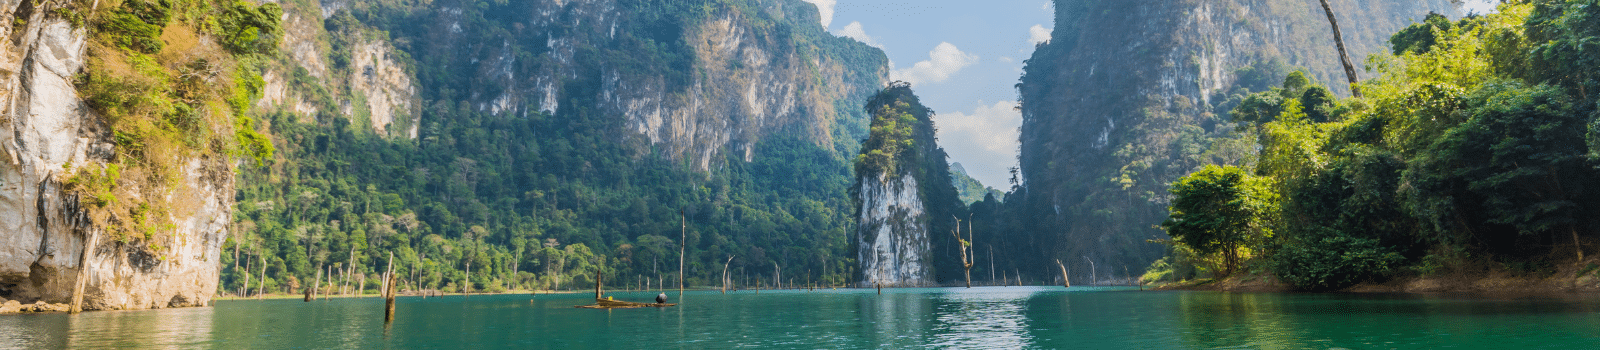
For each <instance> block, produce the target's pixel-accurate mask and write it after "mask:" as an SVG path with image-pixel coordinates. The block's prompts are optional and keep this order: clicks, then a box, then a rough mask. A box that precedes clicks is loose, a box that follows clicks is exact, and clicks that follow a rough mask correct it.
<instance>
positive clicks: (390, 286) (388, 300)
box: [383, 267, 395, 324]
mask: <svg viewBox="0 0 1600 350" xmlns="http://www.w3.org/2000/svg"><path fill="white" fill-rule="evenodd" d="M390 270H393V268H392V267H391V268H390ZM394 282H395V276H394V274H393V273H390V274H389V278H388V281H387V283H385V284H386V285H387V286H386V287H384V291H383V323H384V324H389V323H393V322H394Z"/></svg>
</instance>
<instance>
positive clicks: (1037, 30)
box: [1028, 24, 1050, 44]
mask: <svg viewBox="0 0 1600 350" xmlns="http://www.w3.org/2000/svg"><path fill="white" fill-rule="evenodd" d="M1046 41H1050V30H1049V29H1044V26H1043V25H1038V24H1035V25H1033V27H1029V28H1028V42H1030V43H1034V44H1038V43H1042V42H1046Z"/></svg>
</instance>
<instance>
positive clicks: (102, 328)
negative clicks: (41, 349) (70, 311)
mask: <svg viewBox="0 0 1600 350" xmlns="http://www.w3.org/2000/svg"><path fill="white" fill-rule="evenodd" d="M215 312H216V309H213V308H209V307H198V308H182V309H167V310H154V311H107V312H88V313H81V314H77V315H67V316H66V318H67V329H68V332H67V342H66V346H67V347H70V348H85V349H88V348H95V349H106V348H138V349H177V348H194V347H197V346H201V345H202V344H205V343H206V342H209V341H210V340H211V325H212V321H211V316H212V314H213V313H215ZM105 334H122V335H124V336H120V337H115V338H108V337H105V336H104V335H105Z"/></svg>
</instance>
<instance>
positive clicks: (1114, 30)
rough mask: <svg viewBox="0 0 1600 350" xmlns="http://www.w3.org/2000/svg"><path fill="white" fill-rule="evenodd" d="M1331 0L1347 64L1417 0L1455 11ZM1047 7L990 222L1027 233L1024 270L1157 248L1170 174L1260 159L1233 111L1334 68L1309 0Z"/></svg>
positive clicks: (1138, 263) (1376, 45)
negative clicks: (1005, 179) (1007, 175)
mask: <svg viewBox="0 0 1600 350" xmlns="http://www.w3.org/2000/svg"><path fill="white" fill-rule="evenodd" d="M1329 3H1331V5H1332V6H1331V7H1332V8H1333V9H1334V11H1335V13H1336V14H1337V16H1338V18H1339V22H1340V25H1341V26H1342V28H1343V34H1344V35H1343V37H1344V40H1345V42H1346V44H1347V46H1348V48H1349V50H1350V54H1351V55H1352V56H1353V59H1354V60H1355V61H1356V62H1358V64H1359V62H1362V60H1363V59H1364V58H1366V57H1368V55H1369V54H1381V53H1386V52H1388V51H1389V46H1388V45H1387V43H1388V40H1389V37H1390V34H1391V33H1394V32H1395V31H1397V30H1400V29H1402V28H1405V27H1406V26H1407V25H1409V24H1411V23H1414V22H1417V21H1421V20H1423V19H1424V18H1425V17H1426V16H1427V14H1428V13H1430V12H1438V13H1445V14H1454V13H1455V11H1454V7H1453V5H1452V4H1451V3H1450V2H1449V1H1446V0H1430V1H1413V0H1330V1H1329ZM1055 11H1056V25H1055V28H1054V29H1053V32H1052V35H1051V38H1052V39H1051V40H1050V41H1049V42H1048V43H1044V44H1041V45H1040V46H1038V48H1037V50H1036V51H1035V52H1034V53H1033V56H1032V58H1030V59H1029V60H1028V61H1027V65H1026V68H1025V72H1024V76H1023V77H1022V78H1021V82H1020V83H1019V84H1018V89H1019V91H1020V93H1021V106H1022V107H1021V108H1022V116H1023V125H1022V133H1021V144H1022V146H1021V156H1020V159H1019V161H1020V174H1019V175H1020V176H1019V178H1020V179H1019V180H1020V186H1018V187H1015V188H1014V190H1013V192H1011V193H1010V194H1009V197H1007V199H1006V201H1005V206H1004V209H1003V210H1006V211H1008V212H1009V214H1007V215H1006V216H1005V217H1007V218H1009V219H1002V220H1001V221H997V222H996V223H995V225H1001V226H1000V227H997V228H995V229H994V230H995V231H1001V232H1027V235H1026V236H1023V237H1025V238H1024V239H1023V241H1026V242H1029V244H1027V245H1026V246H1027V247H1037V248H1035V250H1033V251H1031V252H1026V253H1025V252H1022V251H1018V252H1016V253H1014V254H1016V256H1017V257H1018V258H1020V259H1034V260H1031V261H1025V262H1023V263H1021V264H1020V265H1021V266H1024V268H1026V267H1029V266H1031V267H1034V268H1035V269H1037V270H1036V271H1035V272H1026V271H1024V272H1023V274H1024V275H1037V276H1056V275H1060V272H1059V270H1058V269H1057V266H1055V265H1056V262H1055V261H1052V260H1056V259H1060V261H1061V262H1062V263H1063V264H1064V265H1065V268H1066V269H1068V270H1070V271H1071V272H1070V274H1071V275H1072V279H1073V280H1074V281H1084V280H1088V279H1089V278H1091V276H1098V277H1101V278H1104V277H1105V276H1108V275H1115V276H1119V278H1121V277H1120V276H1127V275H1129V274H1135V273H1136V272H1137V271H1138V270H1140V269H1141V268H1142V267H1145V266H1147V265H1149V264H1150V262H1151V261H1153V260H1156V259H1157V258H1160V257H1162V256H1163V255H1164V254H1166V252H1167V251H1168V247H1167V246H1165V245H1161V244H1155V243H1150V242H1148V240H1153V239H1164V238H1166V237H1167V235H1166V234H1165V233H1163V231H1162V230H1161V229H1160V228H1158V227H1156V224H1157V223H1160V222H1161V221H1162V220H1163V219H1165V218H1166V216H1167V214H1168V211H1167V207H1168V206H1169V205H1170V204H1171V201H1172V196H1171V195H1170V194H1169V193H1168V188H1169V184H1170V183H1171V182H1172V181H1173V180H1175V179H1177V178H1178V177H1180V176H1183V175H1186V174H1189V173H1191V172H1194V171H1196V170H1198V169H1200V168H1201V167H1202V166H1204V165H1208V164H1230V165H1240V166H1247V165H1249V164H1251V162H1252V161H1253V159H1255V156H1254V155H1255V149H1254V144H1253V141H1254V137H1253V136H1250V134H1248V133H1246V132H1241V131H1237V130H1236V128H1235V125H1236V124H1235V122H1234V121H1233V120H1232V119H1229V118H1228V111H1230V110H1232V109H1233V107H1234V106H1235V105H1238V104H1239V103H1240V102H1242V101H1243V100H1244V99H1245V98H1246V97H1247V96H1248V95H1250V94H1251V93H1253V92H1259V91H1266V90H1268V89H1269V88H1271V87H1273V86H1276V85H1278V83H1280V82H1282V81H1283V78H1284V77H1285V76H1287V75H1288V73H1289V72H1291V71H1296V70H1304V71H1305V72H1307V73H1309V77H1310V79H1314V80H1316V81H1320V82H1342V81H1344V72H1343V70H1342V68H1341V65H1340V64H1339V62H1340V61H1339V56H1338V52H1337V51H1336V50H1335V45H1334V41H1333V35H1332V31H1331V30H1330V28H1329V23H1328V19H1327V17H1326V15H1325V14H1324V12H1323V9H1322V7H1321V5H1320V4H1319V1H1317V0H1265V1H1260V0H1258V1H1232V0H1225V1H1191V0H1179V1H1159V2H1148V1H1091V0H1057V1H1055ZM1452 16H1453V15H1452ZM1366 67H1372V63H1367V64H1366ZM1359 69H1360V68H1359V67H1358V70H1359ZM1362 74H1371V73H1365V72H1363V73H1362ZM1326 85H1327V86H1328V87H1329V91H1331V92H1333V93H1334V94H1336V95H1345V94H1348V93H1349V88H1348V87H1346V86H1343V85H1342V84H1332V83H1327V84H1326ZM979 206H982V204H979ZM978 232H979V233H980V235H981V233H982V232H983V230H982V229H979V231H978ZM1019 249H1026V248H1019ZM1091 267H1092V268H1094V270H1091ZM1125 270H1126V271H1133V272H1124V271H1125Z"/></svg>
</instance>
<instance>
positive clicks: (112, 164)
mask: <svg viewBox="0 0 1600 350" xmlns="http://www.w3.org/2000/svg"><path fill="white" fill-rule="evenodd" d="M81 6H82V4H76V3H57V2H41V3H32V2H27V1H0V19H4V20H5V21H6V23H12V24H17V25H15V26H11V25H8V26H4V27H3V29H0V37H4V38H5V39H6V40H4V41H3V44H0V45H3V46H0V297H4V298H6V299H15V300H22V301H25V302H28V301H46V302H67V301H68V300H69V299H70V297H71V293H72V291H73V288H74V284H75V283H76V282H77V281H78V276H80V273H81V276H84V277H85V278H86V280H85V282H84V284H85V288H84V295H85V297H84V308H85V309H90V310H94V309H142V308H162V307H179V306H198V305H205V304H207V303H209V302H210V300H211V298H212V296H213V294H214V293H215V291H216V285H217V275H218V263H219V262H220V261H221V260H220V256H219V254H220V252H219V249H220V248H221V246H222V244H223V241H224V240H225V239H226V237H227V234H228V228H229V222H230V218H231V216H232V202H233V199H232V196H233V175H232V164H231V163H232V162H231V161H230V160H229V157H227V156H224V155H221V154H218V153H214V152H197V153H181V154H180V155H178V156H176V157H175V158H173V159H171V161H173V163H172V164H170V169H168V171H170V172H165V173H163V174H167V175H166V176H170V177H168V178H167V179H168V180H167V181H166V182H164V183H163V182H151V181H148V179H149V178H147V177H140V176H139V175H142V174H148V173H151V172H155V171H157V170H156V169H155V168H154V167H152V166H131V167H126V168H123V169H124V173H123V176H122V177H121V178H118V176H117V175H110V176H109V179H110V180H109V182H105V183H102V184H101V185H102V186H100V187H97V189H98V190H100V191H88V190H84V189H83V188H84V187H86V186H88V185H85V183H86V182H90V181H93V180H87V178H88V177H93V176H97V175H98V176H99V177H98V178H100V179H106V178H108V177H106V176H105V174H107V173H110V174H116V173H117V170H116V169H117V168H116V164H119V163H124V162H126V163H132V162H134V161H129V159H132V158H129V157H134V158H138V157H142V156H130V155H127V154H120V153H122V152H127V150H126V149H125V148H124V147H123V146H122V145H120V144H119V142H127V140H129V139H133V140H138V141H147V140H150V139H147V138H141V136H137V135H130V134H134V133H137V132H138V131H134V130H117V131H118V132H123V131H126V132H127V134H120V133H119V134H118V135H120V136H121V137H122V138H123V139H122V140H116V139H114V135H113V132H114V131H113V129H114V127H113V126H114V124H115V123H113V122H111V121H110V120H108V119H107V117H105V116H104V115H103V114H102V113H99V112H98V111H97V109H96V108H94V107H92V106H91V104H90V103H89V102H88V97H86V96H84V94H83V93H81V91H80V86H82V84H84V83H83V80H81V79H84V78H83V77H84V74H85V68H86V66H87V65H88V64H89V62H91V61H93V59H94V58H93V54H92V53H90V50H91V49H90V48H89V47H90V46H93V45H98V44H97V43H96V42H95V39H92V38H91V35H90V29H89V28H86V25H85V23H88V25H94V24H95V23H98V22H94V21H93V20H92V19H93V18H96V17H92V16H91V17H90V18H91V20H89V21H87V22H86V20H85V16H84V13H88V11H89V10H88V9H86V8H84V7H81ZM11 30H15V31H11ZM97 50H115V49H109V48H104V47H99V48H97ZM93 74H96V75H106V76H113V77H116V76H115V75H116V74H115V73H106V72H95V73H93ZM200 103H206V102H205V101H202V102H200ZM200 113H205V110H204V109H202V110H201V112H200ZM214 127H215V128H217V129H214V130H213V131H218V134H222V135H226V134H228V133H227V132H226V131H222V130H229V129H231V128H229V127H228V126H226V124H224V125H219V126H214ZM210 134H211V133H205V134H204V135H210ZM229 136H230V137H231V135H229ZM219 147H222V146H220V145H219ZM151 149H152V148H141V149H140V150H141V151H149V150H151ZM108 169H109V170H108ZM112 201H115V202H120V203H124V204H135V205H137V206H138V208H141V209H140V210H136V211H134V212H129V211H119V209H125V208H126V207H123V206H117V205H108V204H106V203H107V202H112ZM150 208H160V210H150ZM128 227H139V228H150V229H149V230H148V232H147V233H146V234H143V235H137V234H135V233H134V232H128V231H126V229H127V228H128ZM91 236H93V237H95V239H93V240H90V239H89V238H90V237H91ZM86 241H92V242H95V244H93V245H88V244H86V243H87V242H86ZM84 254H88V255H89V256H88V257H87V258H85V257H84ZM84 261H87V264H84V263H83V262H84ZM85 269H87V270H86V271H85Z"/></svg>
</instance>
